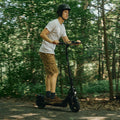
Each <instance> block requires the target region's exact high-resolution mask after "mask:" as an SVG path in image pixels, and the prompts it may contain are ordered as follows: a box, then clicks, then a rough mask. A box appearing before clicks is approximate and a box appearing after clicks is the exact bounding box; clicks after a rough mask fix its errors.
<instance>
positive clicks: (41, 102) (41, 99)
mask: <svg viewBox="0 0 120 120" xmlns="http://www.w3.org/2000/svg"><path fill="white" fill-rule="evenodd" d="M36 105H37V106H38V108H39V109H43V108H44V107H45V105H46V104H45V100H44V96H42V95H37V97H36Z"/></svg>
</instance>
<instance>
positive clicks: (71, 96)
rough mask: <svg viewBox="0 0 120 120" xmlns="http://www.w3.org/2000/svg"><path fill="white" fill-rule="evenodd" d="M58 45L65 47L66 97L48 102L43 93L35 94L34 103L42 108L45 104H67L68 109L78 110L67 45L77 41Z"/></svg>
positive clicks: (78, 105)
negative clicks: (67, 86) (68, 87)
mask: <svg viewBox="0 0 120 120" xmlns="http://www.w3.org/2000/svg"><path fill="white" fill-rule="evenodd" d="M59 44H60V45H65V46H66V49H65V52H66V61H67V67H68V75H69V76H68V77H69V80H70V89H69V91H68V94H67V96H66V98H65V99H64V100H62V102H61V103H57V102H56V103H53V104H52V103H49V102H47V101H46V100H45V96H44V95H41V94H40V95H37V96H36V105H37V106H38V108H40V109H42V108H44V107H45V106H46V105H52V106H58V107H67V105H69V107H70V109H71V111H72V112H78V111H79V110H80V103H79V101H78V98H77V92H76V90H75V88H74V86H73V78H72V75H71V70H70V64H69V58H68V47H69V46H70V45H71V44H73V45H74V44H79V42H74V41H72V42H71V44H65V43H59Z"/></svg>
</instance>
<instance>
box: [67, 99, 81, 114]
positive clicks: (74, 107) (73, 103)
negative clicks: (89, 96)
mask: <svg viewBox="0 0 120 120" xmlns="http://www.w3.org/2000/svg"><path fill="white" fill-rule="evenodd" d="M69 106H70V109H71V111H72V112H78V111H79V110H80V103H79V102H78V100H77V98H76V97H73V98H72V99H71V100H70V101H69Z"/></svg>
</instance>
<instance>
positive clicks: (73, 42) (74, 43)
mask: <svg viewBox="0 0 120 120" xmlns="http://www.w3.org/2000/svg"><path fill="white" fill-rule="evenodd" d="M77 44H81V42H77V41H71V43H64V42H60V43H59V44H58V45H77Z"/></svg>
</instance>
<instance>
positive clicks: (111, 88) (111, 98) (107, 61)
mask: <svg viewBox="0 0 120 120" xmlns="http://www.w3.org/2000/svg"><path fill="white" fill-rule="evenodd" d="M102 17H103V30H104V47H105V58H106V67H107V71H108V77H109V89H110V100H113V81H112V75H111V71H110V61H109V55H108V38H107V33H106V20H105V13H104V0H102Z"/></svg>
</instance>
